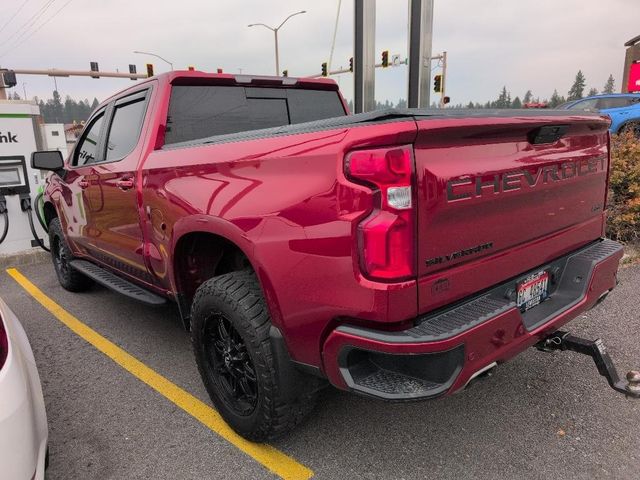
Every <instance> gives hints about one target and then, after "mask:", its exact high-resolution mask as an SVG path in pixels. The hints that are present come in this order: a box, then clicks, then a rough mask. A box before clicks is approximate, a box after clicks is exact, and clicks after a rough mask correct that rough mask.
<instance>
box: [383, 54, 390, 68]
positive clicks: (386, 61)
mask: <svg viewBox="0 0 640 480" xmlns="http://www.w3.org/2000/svg"><path fill="white" fill-rule="evenodd" d="M388 66H389V50H384V51H383V52H382V68H387V67H388Z"/></svg>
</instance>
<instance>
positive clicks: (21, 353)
mask: <svg viewBox="0 0 640 480" xmlns="http://www.w3.org/2000/svg"><path fill="white" fill-rule="evenodd" d="M48 435H49V432H48V428H47V414H46V412H45V409H44V398H43V397H42V387H41V386H40V377H39V376H38V370H37V369H36V362H35V360H34V358H33V352H32V351H31V346H30V345H29V340H27V335H26V334H25V332H24V329H23V328H22V325H20V322H19V321H18V319H17V318H16V316H15V315H14V313H13V312H12V311H11V310H9V307H7V305H6V303H4V302H3V301H2V299H0V477H1V478H3V479H7V480H30V479H43V478H44V470H45V462H46V457H47V440H48Z"/></svg>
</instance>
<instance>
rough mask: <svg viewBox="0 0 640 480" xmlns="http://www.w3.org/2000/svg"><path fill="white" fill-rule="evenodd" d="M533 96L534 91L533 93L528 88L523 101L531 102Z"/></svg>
mask: <svg viewBox="0 0 640 480" xmlns="http://www.w3.org/2000/svg"><path fill="white" fill-rule="evenodd" d="M532 98H533V93H531V90H527V93H525V94H524V98H523V99H522V103H531V99H532Z"/></svg>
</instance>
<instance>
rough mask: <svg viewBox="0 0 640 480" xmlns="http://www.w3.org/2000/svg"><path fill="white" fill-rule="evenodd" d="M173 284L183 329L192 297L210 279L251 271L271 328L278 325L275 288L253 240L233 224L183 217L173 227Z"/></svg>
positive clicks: (203, 217)
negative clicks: (266, 309) (257, 282)
mask: <svg viewBox="0 0 640 480" xmlns="http://www.w3.org/2000/svg"><path fill="white" fill-rule="evenodd" d="M171 244H172V248H171V252H172V257H171V258H172V261H171V268H172V283H173V285H174V289H175V293H176V300H177V301H178V305H179V308H180V311H181V315H182V318H183V321H184V322H185V327H186V328H189V322H190V310H191V303H192V300H193V295H194V294H195V291H196V290H197V288H198V287H199V286H200V285H201V284H202V283H203V282H205V281H206V280H209V279H210V278H213V277H216V276H219V275H223V274H225V273H230V272H233V271H240V270H244V269H247V268H250V269H251V270H253V272H254V273H255V275H256V277H257V278H258V281H259V283H260V286H261V288H262V292H263V295H264V297H265V301H266V303H267V306H268V308H269V312H270V314H271V320H272V323H273V324H274V325H280V318H281V315H280V308H279V306H278V301H277V297H276V294H275V289H274V287H273V284H272V283H271V280H270V278H269V275H268V273H267V271H266V269H265V268H264V267H263V265H262V262H260V260H259V259H258V258H256V256H255V248H254V244H253V243H252V241H251V240H250V239H249V238H248V237H247V236H246V234H245V232H244V231H242V230H241V229H240V228H239V227H237V226H236V225H234V224H232V223H230V222H228V221H226V220H222V219H219V218H214V217H209V216H205V215H197V216H194V217H187V218H183V219H181V220H180V221H178V222H177V223H176V225H175V227H174V238H173V241H172V243H171Z"/></svg>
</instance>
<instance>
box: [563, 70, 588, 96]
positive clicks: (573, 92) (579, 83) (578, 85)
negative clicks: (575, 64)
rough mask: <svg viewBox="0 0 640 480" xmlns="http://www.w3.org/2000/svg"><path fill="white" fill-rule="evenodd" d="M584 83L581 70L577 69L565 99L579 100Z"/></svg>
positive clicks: (582, 92)
mask: <svg viewBox="0 0 640 480" xmlns="http://www.w3.org/2000/svg"><path fill="white" fill-rule="evenodd" d="M586 83H587V82H586V80H585V78H584V74H583V73H582V70H578V73H576V79H575V80H574V81H573V85H571V88H570V89H569V93H568V94H567V100H580V99H581V98H582V97H583V94H584V87H585V85H586Z"/></svg>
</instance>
